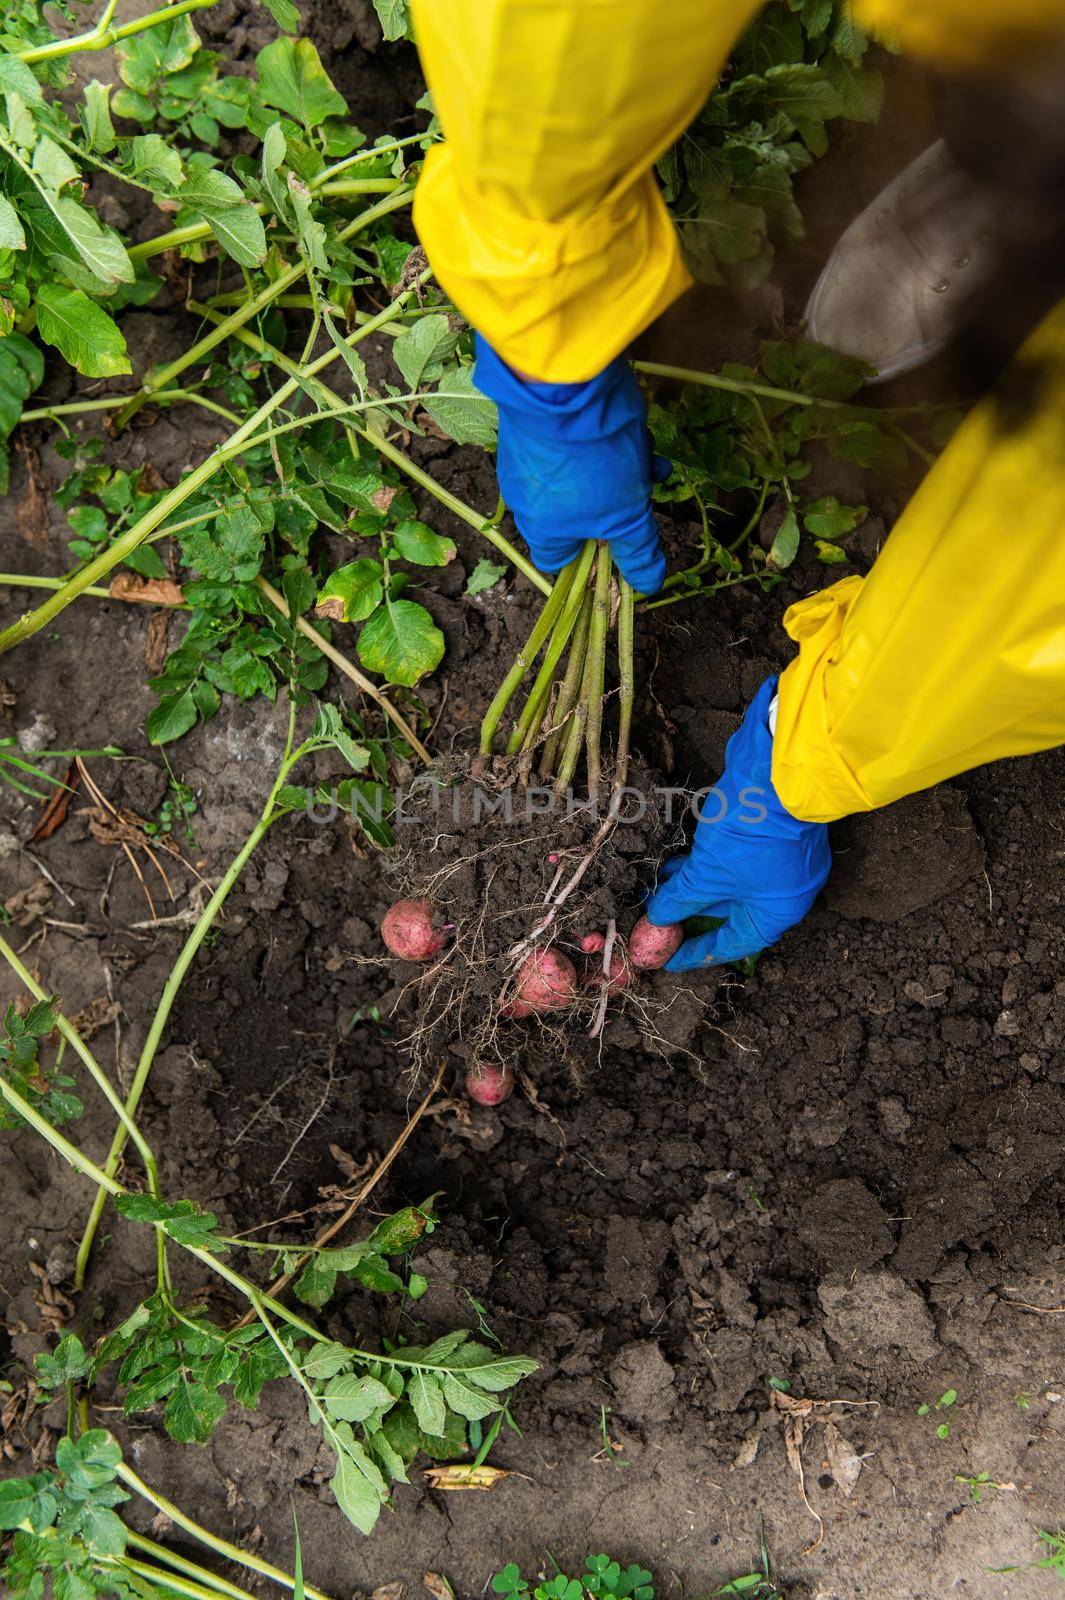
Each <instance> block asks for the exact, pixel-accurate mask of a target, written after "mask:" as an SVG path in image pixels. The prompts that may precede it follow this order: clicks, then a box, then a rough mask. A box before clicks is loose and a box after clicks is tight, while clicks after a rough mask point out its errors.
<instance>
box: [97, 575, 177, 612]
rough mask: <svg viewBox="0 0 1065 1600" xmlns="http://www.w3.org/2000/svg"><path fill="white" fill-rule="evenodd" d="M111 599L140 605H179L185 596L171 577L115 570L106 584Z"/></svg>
mask: <svg viewBox="0 0 1065 1600" xmlns="http://www.w3.org/2000/svg"><path fill="white" fill-rule="evenodd" d="M108 593H109V594H110V596H111V598H112V600H129V601H132V602H133V603H134V604H135V605H141V606H181V605H184V604H185V596H184V593H183V592H182V588H181V585H180V583H175V582H174V580H173V578H139V577H138V576H137V574H136V573H135V572H116V573H115V575H114V577H113V578H112V579H111V582H110V584H109V586H108Z"/></svg>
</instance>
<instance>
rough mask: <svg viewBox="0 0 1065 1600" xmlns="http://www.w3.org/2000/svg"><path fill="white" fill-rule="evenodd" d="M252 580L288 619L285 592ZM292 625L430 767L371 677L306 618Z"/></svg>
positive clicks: (406, 725)
mask: <svg viewBox="0 0 1065 1600" xmlns="http://www.w3.org/2000/svg"><path fill="white" fill-rule="evenodd" d="M255 582H256V583H257V584H258V586H259V588H260V589H261V590H262V592H263V594H264V595H265V596H266V598H267V599H268V600H269V601H270V604H271V605H273V606H276V607H277V609H278V611H280V613H281V615H282V616H283V617H287V618H289V620H291V618H292V614H291V612H290V611H289V607H288V602H287V600H286V599H285V597H284V595H282V594H279V593H278V591H277V590H276V589H275V588H274V586H273V584H272V583H267V581H266V579H265V578H264V577H262V575H261V574H260V576H259V577H258V578H256V580H255ZM294 626H295V627H296V628H297V629H298V630H299V632H300V633H302V634H303V636H304V638H306V639H310V640H311V642H312V643H313V644H314V645H315V646H316V647H317V649H319V650H320V651H321V652H322V654H323V655H324V656H325V658H326V660H327V661H331V662H332V663H333V665H334V666H335V667H336V668H337V669H338V670H339V671H340V672H343V673H344V675H345V676H346V677H348V678H350V679H351V681H352V683H355V684H357V685H358V687H359V688H360V689H361V690H362V692H363V694H365V695H367V696H368V697H369V698H370V699H371V700H372V701H373V702H374V704H375V705H376V706H379V707H380V709H381V710H382V711H383V712H384V714H385V716H386V717H387V718H388V720H389V721H390V722H391V723H393V724H394V725H395V727H397V728H398V729H399V731H400V733H401V734H402V735H403V737H404V739H406V741H407V743H408V744H409V745H410V747H411V749H412V750H413V751H415V753H416V754H417V755H418V756H419V757H420V759H421V760H422V761H424V763H425V765H426V766H429V765H430V764H431V763H432V759H433V758H432V756H431V755H430V754H429V752H428V750H427V749H426V748H425V746H424V745H423V744H422V742H421V740H420V739H419V738H418V735H417V734H416V733H415V732H414V729H413V728H412V727H411V726H410V724H409V723H408V722H406V721H405V720H404V718H403V717H402V716H400V714H399V712H398V711H397V710H396V708H395V706H394V705H393V704H392V702H391V701H390V700H389V699H388V698H387V697H386V696H385V695H383V694H382V693H381V691H380V690H379V689H378V687H377V685H376V684H375V683H373V682H371V680H370V679H369V678H368V677H366V675H365V673H362V672H360V671H359V669H358V667H356V666H355V665H354V663H353V662H351V661H349V660H348V658H347V656H345V655H343V654H342V653H341V652H340V651H339V650H338V649H337V648H336V646H335V645H333V644H330V642H329V640H328V639H323V638H322V635H321V634H320V633H318V632H317V631H316V630H315V629H314V628H312V627H311V624H310V623H309V622H308V621H307V620H306V618H305V617H297V618H296V619H295V623H294Z"/></svg>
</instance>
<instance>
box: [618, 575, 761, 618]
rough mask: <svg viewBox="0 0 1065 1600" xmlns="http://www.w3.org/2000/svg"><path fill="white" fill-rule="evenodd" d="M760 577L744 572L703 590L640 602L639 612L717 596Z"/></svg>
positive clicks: (688, 590) (690, 590)
mask: <svg viewBox="0 0 1065 1600" xmlns="http://www.w3.org/2000/svg"><path fill="white" fill-rule="evenodd" d="M759 576H760V574H759V573H757V572H744V573H741V574H739V575H738V576H737V577H735V578H723V579H722V580H721V582H720V583H712V584H710V585H709V586H708V587H706V588H703V589H687V590H685V592H684V593H683V594H667V595H665V596H664V597H663V598H662V599H659V600H641V602H640V610H641V611H657V610H658V608H659V606H675V605H676V604H677V602H678V601H679V600H696V599H698V597H699V596H700V595H703V594H717V593H718V592H719V590H721V589H734V588H735V587H736V585H737V584H738V583H753V582H754V581H755V580H756V579H757V578H758V577H759Z"/></svg>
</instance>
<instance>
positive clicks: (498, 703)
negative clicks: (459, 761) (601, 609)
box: [481, 553, 584, 756]
mask: <svg viewBox="0 0 1065 1600" xmlns="http://www.w3.org/2000/svg"><path fill="white" fill-rule="evenodd" d="M583 559H584V557H583V553H582V554H581V555H579V556H577V557H576V559H575V560H573V561H571V562H570V563H569V565H568V566H566V567H563V569H562V571H561V572H560V573H559V575H558V577H557V578H556V579H555V585H554V588H553V589H552V590H551V593H550V595H549V596H548V600H547V604H546V605H545V606H544V608H543V610H542V611H541V612H540V615H539V616H538V617H537V619H536V621H535V622H534V623H533V626H532V631H531V632H530V634H529V637H528V638H527V639H526V641H525V643H524V644H523V645H522V647H521V649H520V650H519V651H518V654H517V657H516V659H515V661H514V665H513V666H512V667H511V669H510V671H509V672H508V673H507V675H506V677H505V678H504V679H503V682H502V683H501V684H500V686H499V688H498V689H497V690H496V693H495V695H494V697H493V699H492V703H491V705H490V706H489V707H488V710H487V711H486V712H485V716H484V721H483V722H482V723H481V754H482V755H483V756H488V755H491V753H492V741H493V740H494V738H495V733H496V729H497V728H498V727H499V723H500V719H501V718H502V716H503V713H504V711H505V710H506V709H507V706H508V705H509V704H510V702H511V700H512V699H513V698H514V696H515V694H517V692H518V688H519V685H520V684H521V681H522V679H523V678H524V677H525V676H526V674H527V673H528V672H529V670H530V668H531V667H532V664H533V662H534V661H535V660H536V658H537V656H538V655H539V654H540V651H541V650H542V649H543V647H544V644H545V643H546V641H547V640H548V639H549V638H550V636H551V633H552V631H553V629H554V626H555V623H556V622H557V621H558V619H559V617H560V616H561V614H562V609H563V607H564V605H565V603H566V599H567V596H568V595H569V592H570V589H571V588H572V586H573V581H574V578H575V577H576V573H577V569H578V567H579V566H580V564H581V561H582V560H583Z"/></svg>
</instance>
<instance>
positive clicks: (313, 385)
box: [188, 300, 552, 596]
mask: <svg viewBox="0 0 1065 1600" xmlns="http://www.w3.org/2000/svg"><path fill="white" fill-rule="evenodd" d="M188 309H189V310H190V311H193V312H195V313H196V315H197V316H201V317H204V318H205V319H206V320H207V321H209V322H216V323H220V322H221V321H222V320H223V319H222V316H221V314H220V313H219V312H217V311H215V310H213V309H212V307H211V306H207V305H203V304H202V303H200V302H198V301H196V300H190V301H189V302H188ZM378 326H379V327H380V326H382V324H381V323H380V321H378ZM230 336H231V337H232V338H234V339H236V340H237V342H238V343H239V344H244V345H247V347H248V349H249V350H254V351H255V352H256V354H257V355H260V356H262V357H263V358H264V359H265V360H267V361H271V362H273V364H274V365H275V366H277V367H280V369H281V371H282V372H287V373H289V374H290V375H293V376H294V375H295V374H296V373H297V372H298V371H299V368H298V366H297V364H296V363H295V362H294V361H293V360H292V359H291V357H289V356H286V355H285V353H284V352H283V351H282V350H278V349H277V347H276V346H275V345H272V344H268V343H267V341H266V340H265V339H262V338H260V337H259V335H258V334H256V333H252V332H251V331H250V330H249V329H248V328H240V329H237V330H236V331H235V332H233V333H232V334H231V335H230ZM305 387H306V389H307V392H308V393H309V394H312V395H313V396H314V398H315V399H316V400H317V401H318V402H319V404H320V405H321V406H323V407H324V408H325V409H327V410H333V411H339V410H341V409H342V408H343V405H344V402H343V401H342V400H341V398H340V396H339V395H338V394H336V393H335V392H334V391H333V390H332V389H330V388H329V386H328V384H325V383H322V382H321V381H320V380H319V379H314V380H312V381H310V382H307V383H306V384H305ZM344 426H345V427H346V428H350V429H351V432H352V433H355V434H358V436H359V438H360V439H365V440H366V442H367V444H369V445H372V446H373V448H374V449H375V450H376V451H377V453H378V455H382V456H384V458H385V460H386V461H391V462H392V463H393V464H394V465H395V466H397V467H398V468H399V469H400V471H401V472H404V473H406V475H407V477H408V478H412V479H413V480H414V482H415V483H417V484H419V485H420V486H421V488H423V489H427V490H428V492H429V493H430V494H431V495H433V496H434V498H435V499H437V500H439V502H440V504H441V505H442V506H445V507H446V508H447V510H448V511H451V512H453V513H454V515H455V516H456V517H459V518H461V520H462V521H463V522H465V523H468V524H469V526H470V527H471V528H473V529H474V530H475V531H476V532H477V533H479V534H480V535H481V537H482V538H484V539H487V540H488V542H489V544H492V545H494V546H495V548H496V549H497V550H498V551H499V553H500V555H503V556H506V558H507V560H508V561H509V562H511V563H512V564H513V565H514V566H515V567H517V569H518V571H519V572H521V573H523V574H524V575H525V577H526V578H528V580H529V582H530V583H532V584H535V585H536V587H537V588H538V589H539V591H540V593H541V594H542V595H545V596H546V595H549V594H550V593H551V589H552V585H551V583H550V582H549V581H548V579H547V578H545V577H544V575H543V573H542V572H537V570H536V568H535V567H534V566H533V564H532V562H531V561H529V560H528V558H527V557H526V556H523V555H522V553H521V551H520V550H517V549H515V547H514V546H513V545H512V544H511V542H510V540H509V539H507V538H506V537H505V536H504V535H503V534H501V533H500V532H499V529H498V528H497V527H496V521H497V520H498V518H494V517H483V516H481V515H480V513H479V512H477V511H475V510H474V509H473V507H472V506H468V505H467V504H466V502H465V501H464V500H460V499H459V497H458V496H457V495H454V494H452V493H451V491H450V490H448V489H445V488H444V487H443V485H442V484H439V483H437V481H436V479H435V478H433V477H430V475H429V473H428V472H426V471H425V470H424V469H423V468H422V467H419V466H418V465H417V464H416V463H415V462H413V461H412V460H411V459H410V457H409V456H406V455H404V454H403V451H402V450H400V449H399V448H398V446H396V445H394V444H392V443H391V441H390V440H388V439H384V438H382V437H381V436H380V435H379V434H376V433H371V431H370V429H369V428H365V427H362V426H361V425H360V424H359V423H358V422H357V421H356V420H354V419H348V418H345V419H344Z"/></svg>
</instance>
